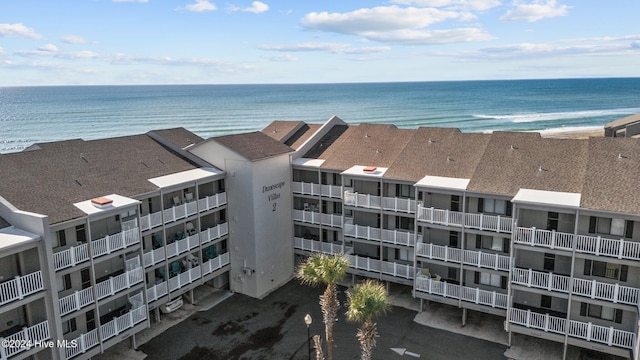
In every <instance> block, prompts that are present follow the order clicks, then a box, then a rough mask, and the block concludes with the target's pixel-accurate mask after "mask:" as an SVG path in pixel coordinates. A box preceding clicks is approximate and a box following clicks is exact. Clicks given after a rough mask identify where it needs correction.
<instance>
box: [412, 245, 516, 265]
mask: <svg viewBox="0 0 640 360" xmlns="http://www.w3.org/2000/svg"><path fill="white" fill-rule="evenodd" d="M416 255H417V256H421V257H424V258H428V259H435V260H441V261H444V262H453V263H457V264H459V263H461V262H462V263H463V264H464V265H471V266H476V267H479V268H485V269H493V270H502V271H509V267H510V266H509V264H510V260H509V257H508V256H504V255H499V254H492V253H487V252H482V251H473V250H462V249H458V248H453V247H449V246H441V245H434V244H431V243H428V244H425V243H422V242H419V243H418V247H417V252H416Z"/></svg>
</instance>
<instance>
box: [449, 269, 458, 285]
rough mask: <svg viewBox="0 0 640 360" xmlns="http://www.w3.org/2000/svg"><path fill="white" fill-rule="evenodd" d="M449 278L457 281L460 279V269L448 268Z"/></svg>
mask: <svg viewBox="0 0 640 360" xmlns="http://www.w3.org/2000/svg"><path fill="white" fill-rule="evenodd" d="M447 269H448V270H447V279H448V280H452V281H455V282H457V281H458V269H456V268H452V267H450V268H447Z"/></svg>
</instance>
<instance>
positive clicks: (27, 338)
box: [0, 320, 51, 360]
mask: <svg viewBox="0 0 640 360" xmlns="http://www.w3.org/2000/svg"><path fill="white" fill-rule="evenodd" d="M50 338H51V334H50V333H49V322H48V321H46V320H45V321H43V322H41V323H38V324H35V325H33V326H29V327H25V328H23V329H22V330H20V331H18V332H17V333H15V334H11V335H9V336H7V337H5V338H0V340H2V346H0V359H3V360H4V359H8V358H10V357H12V356H14V355H16V354H18V353H21V352H23V351H27V350H30V349H32V348H34V347H37V348H40V349H42V348H43V347H40V346H38V344H39V343H40V344H41V343H42V342H44V341H47V340H49V339H50ZM7 344H9V345H15V346H7Z"/></svg>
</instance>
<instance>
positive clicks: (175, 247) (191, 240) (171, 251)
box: [164, 234, 200, 259]
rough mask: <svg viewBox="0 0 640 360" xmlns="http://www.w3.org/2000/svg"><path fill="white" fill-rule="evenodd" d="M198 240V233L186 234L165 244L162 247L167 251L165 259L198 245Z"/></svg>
mask: <svg viewBox="0 0 640 360" xmlns="http://www.w3.org/2000/svg"><path fill="white" fill-rule="evenodd" d="M199 242H200V240H199V238H198V234H195V235H191V236H188V237H186V238H184V239H180V240H177V241H174V242H172V243H171V244H167V245H166V246H165V247H164V248H165V251H166V253H167V259H169V258H172V257H174V256H178V255H180V254H183V253H185V252H187V251H189V250H191V249H194V248H196V247H198V245H200V244H199Z"/></svg>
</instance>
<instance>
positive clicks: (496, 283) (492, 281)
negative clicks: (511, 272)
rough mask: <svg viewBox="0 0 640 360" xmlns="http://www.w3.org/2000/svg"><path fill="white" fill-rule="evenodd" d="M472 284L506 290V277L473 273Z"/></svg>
mask: <svg viewBox="0 0 640 360" xmlns="http://www.w3.org/2000/svg"><path fill="white" fill-rule="evenodd" d="M474 282H475V283H476V284H481V285H488V286H493V287H500V288H503V289H506V288H507V277H506V276H500V275H497V274H491V273H486V272H479V271H476V272H475V279H474Z"/></svg>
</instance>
